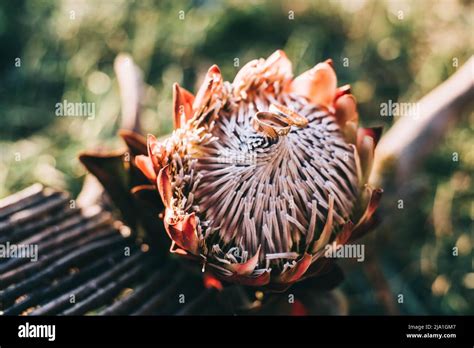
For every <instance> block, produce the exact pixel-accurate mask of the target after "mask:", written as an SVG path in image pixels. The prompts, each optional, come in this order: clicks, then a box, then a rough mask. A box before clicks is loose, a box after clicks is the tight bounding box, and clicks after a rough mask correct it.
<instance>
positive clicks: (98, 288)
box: [0, 184, 220, 315]
mask: <svg viewBox="0 0 474 348" xmlns="http://www.w3.org/2000/svg"><path fill="white" fill-rule="evenodd" d="M130 235H131V233H130V230H129V229H128V227H127V226H125V225H123V224H122V223H121V222H120V221H117V220H115V219H114V218H113V216H112V215H111V213H110V212H108V211H104V210H103V208H101V207H99V206H93V207H88V208H82V209H80V208H76V207H75V206H74V201H73V200H71V198H70V197H69V195H68V194H66V193H64V192H59V191H56V190H53V189H51V188H44V187H43V186H42V185H39V184H36V185H33V186H31V187H29V188H27V189H25V190H23V191H21V192H18V193H16V194H14V195H12V196H9V197H6V198H4V199H2V200H0V245H3V247H4V250H7V248H10V249H8V250H12V249H11V248H14V247H16V248H18V247H21V246H37V252H38V253H37V260H35V261H31V258H25V257H23V258H18V257H13V258H12V257H3V258H0V310H1V311H2V314H3V315H84V314H99V315H155V314H177V315H182V314H197V313H199V314H218V313H219V312H220V309H219V308H218V306H217V305H216V304H215V302H216V301H215V293H214V291H213V290H210V289H205V288H204V287H203V285H202V281H201V279H200V277H197V276H195V275H193V274H192V273H189V272H187V271H185V270H183V269H182V268H181V267H180V266H179V265H178V264H176V263H175V262H174V261H173V260H167V261H166V262H163V260H158V259H157V258H156V257H155V256H154V255H153V253H152V252H147V249H148V248H147V245H144V244H138V243H137V242H136V241H135V240H134V239H133V238H132V237H130ZM17 250H18V249H17ZM183 296H184V297H183ZM183 300H184V303H183Z"/></svg>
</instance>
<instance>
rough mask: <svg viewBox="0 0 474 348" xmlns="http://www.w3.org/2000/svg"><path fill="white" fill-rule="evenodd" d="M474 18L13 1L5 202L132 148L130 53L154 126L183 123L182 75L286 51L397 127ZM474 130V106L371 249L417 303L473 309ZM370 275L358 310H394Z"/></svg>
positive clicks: (443, 13) (461, 13)
mask: <svg viewBox="0 0 474 348" xmlns="http://www.w3.org/2000/svg"><path fill="white" fill-rule="evenodd" d="M472 13H473V5H472V3H471V2H469V1H455V0H453V1H450V0H439V1H435V0H433V1H429V0H425V1H416V2H414V1H375V0H373V1H364V0H347V1H336V0H334V1H289V0H288V1H237V0H227V1H211V0H208V1H206V0H196V1H122V0H105V1H92V0H63V1H59V0H58V1H46V0H43V1H26V0H18V1H3V2H1V3H0V44H1V47H2V54H1V56H0V122H1V127H0V197H3V196H5V195H7V194H9V193H12V192H14V191H16V190H19V189H21V188H23V187H25V186H27V185H29V184H31V183H33V182H37V181H40V182H43V183H45V184H47V185H52V186H55V187H59V188H64V189H68V190H69V191H71V192H73V193H74V194H76V193H78V192H79V190H80V188H81V185H82V180H83V178H84V175H85V170H84V168H82V167H81V165H80V164H79V162H78V160H77V153H78V152H79V151H81V150H84V149H91V148H96V147H99V146H100V147H106V148H114V147H117V146H119V144H120V141H119V140H118V139H117V137H116V136H115V134H116V131H117V127H118V124H119V121H120V100H119V92H118V86H117V82H116V78H115V76H114V71H113V61H114V58H115V57H116V56H117V54H118V53H120V52H128V53H130V54H131V55H132V56H133V58H134V60H135V62H136V63H137V64H138V65H139V66H140V68H141V69H142V70H143V72H144V78H145V81H146V84H147V86H146V89H145V98H144V105H143V107H144V111H143V124H144V129H145V131H146V132H150V133H154V134H166V133H169V132H170V131H171V129H172V122H171V98H172V96H171V91H172V89H171V86H172V83H173V82H179V83H180V84H181V85H182V86H184V87H186V88H187V89H189V90H195V89H196V85H197V84H198V83H199V82H200V80H201V78H202V75H203V73H204V72H205V71H206V70H207V68H208V67H209V66H210V65H211V64H214V63H215V64H218V65H219V67H220V68H221V70H222V72H223V74H224V77H225V78H226V79H227V80H232V79H233V77H234V75H235V73H236V72H237V71H238V69H239V68H240V67H242V66H243V65H244V64H245V63H246V62H247V61H249V60H251V59H254V58H256V57H266V56H268V55H270V54H271V53H272V52H273V51H275V50H276V49H279V48H282V49H284V50H285V52H286V53H287V55H288V56H289V58H290V59H291V61H292V62H293V69H294V72H295V74H298V73H301V72H303V71H304V70H306V69H308V68H310V67H312V66H313V65H314V64H316V63H317V62H319V61H322V60H324V59H327V58H332V59H333V61H334V65H335V69H336V71H337V74H338V78H339V84H340V85H342V84H345V83H350V84H351V85H352V90H353V94H354V95H355V96H356V97H357V99H358V101H359V112H360V114H361V119H362V122H363V123H364V124H366V125H372V124H380V123H382V124H385V126H386V127H389V126H390V124H391V122H392V121H393V120H392V119H390V118H381V117H380V116H379V111H380V103H381V102H386V101H387V100H392V101H416V100H418V99H419V98H420V97H421V96H423V95H424V94H426V93H427V92H429V91H430V90H431V89H433V88H434V87H435V86H437V85H438V84H439V83H441V82H442V81H443V80H445V79H446V78H447V77H448V76H449V75H451V74H452V73H453V72H454V71H455V70H456V69H457V68H458V67H459V66H461V65H462V63H463V62H465V61H466V60H467V59H468V58H469V56H470V55H471V54H472V47H473V27H472V18H473V15H472ZM18 58H19V59H20V60H21V62H20V63H21V64H20V65H19V66H18V62H19V61H18ZM236 58H238V62H239V66H238V67H237V66H235V62H236ZM63 100H68V101H72V102H92V103H95V104H96V117H95V118H94V119H93V120H87V119H86V118H77V117H72V118H64V117H56V116H55V104H56V103H58V102H62V101H63ZM473 139H474V129H473V118H472V114H471V115H468V116H467V117H465V119H464V121H463V122H462V123H461V124H460V125H458V127H457V128H456V129H455V130H453V131H452V132H451V133H450V134H449V136H448V138H447V139H446V141H445V143H444V144H443V145H442V146H441V148H440V149H438V150H437V151H436V152H435V153H434V154H433V155H432V156H431V157H430V158H429V160H428V162H427V164H426V166H425V167H424V168H422V169H421V170H420V171H419V173H418V175H417V177H416V178H415V179H414V180H413V182H410V183H407V188H406V189H407V190H414V191H415V192H416V193H417V194H415V195H411V197H413V199H412V200H411V201H410V202H407V203H406V208H405V209H403V210H399V209H397V207H396V202H397V198H396V197H393V196H390V195H388V197H386V198H385V199H384V200H385V203H384V204H385V205H386V207H385V210H386V211H390V213H389V215H390V218H389V219H388V221H387V222H386V223H385V224H384V225H383V226H382V227H381V228H380V229H379V231H377V233H376V236H375V237H374V238H375V242H374V244H372V245H375V246H376V247H377V251H376V252H377V253H378V254H380V255H381V256H382V257H383V260H384V261H383V268H384V273H385V274H386V276H387V278H388V279H389V283H390V285H391V288H392V290H393V292H394V294H395V295H396V294H398V293H403V294H405V297H404V299H405V302H404V304H400V311H401V312H402V313H409V314H422V313H437V314H451V313H459V314H465V313H471V314H473V313H474V299H473V297H472V293H473V288H474V274H473V258H472V243H474V240H473V237H472V236H473V234H472V233H473V230H472V228H473V218H474V207H473V203H472V202H473V195H474V189H473V184H472V177H473V176H472V173H473V172H474V155H473V151H472V148H473V145H474V140H473ZM453 152H458V153H459V158H460V159H459V161H458V162H453V161H452V153H453ZM447 208H449V209H448V210H447ZM439 212H444V215H443V216H442V217H441V218H439V217H438V215H436V214H438V213H439ZM435 216H436V218H435ZM454 246H457V247H458V249H459V250H460V255H459V256H458V257H453V256H452V248H453V247H454ZM387 250H388V252H387ZM461 251H462V252H461ZM361 272H362V271H361V267H358V268H357V267H355V268H354V271H353V272H351V273H350V275H349V277H348V280H347V281H346V283H345V284H344V289H345V291H346V293H347V294H348V295H349V302H350V306H351V307H350V308H351V313H356V314H362V313H383V312H384V310H383V308H381V307H380V305H379V304H378V303H377V302H376V301H375V294H374V293H373V292H372V291H371V290H370V288H368V285H367V281H366V280H364V279H365V278H364V277H365V276H364V274H362V273H361Z"/></svg>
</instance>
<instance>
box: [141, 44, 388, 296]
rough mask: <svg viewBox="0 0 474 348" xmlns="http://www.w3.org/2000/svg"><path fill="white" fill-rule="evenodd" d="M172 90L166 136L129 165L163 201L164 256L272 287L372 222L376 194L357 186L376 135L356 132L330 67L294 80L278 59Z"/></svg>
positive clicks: (352, 105) (351, 109)
mask: <svg viewBox="0 0 474 348" xmlns="http://www.w3.org/2000/svg"><path fill="white" fill-rule="evenodd" d="M173 88H174V124H175V130H174V132H173V133H172V135H171V136H170V137H169V138H167V139H166V140H164V141H161V142H160V141H157V139H156V138H155V137H154V136H152V135H149V136H148V139H147V140H148V143H147V147H148V155H141V156H137V157H136V158H135V163H136V165H137V167H138V168H140V169H141V170H142V172H143V173H144V174H145V175H146V177H147V178H148V179H149V180H150V181H151V182H152V183H155V184H156V187H157V189H158V191H159V193H160V195H161V198H162V200H163V203H164V206H165V211H164V214H163V215H162V218H163V219H164V225H165V228H166V231H167V233H168V235H169V237H170V238H171V241H172V243H171V252H173V253H178V254H181V255H186V256H188V257H190V258H193V259H196V260H199V261H200V262H201V264H202V267H203V269H206V270H209V271H211V272H213V273H214V274H215V275H216V276H217V277H219V278H220V279H222V280H225V281H229V282H235V283H240V284H243V285H252V286H259V287H263V286H265V287H269V288H273V289H277V290H281V289H285V288H287V287H288V286H289V285H291V284H293V283H294V282H296V281H298V280H300V279H304V278H306V277H308V276H311V275H315V274H318V273H321V272H322V271H323V270H324V268H325V266H326V265H327V264H328V263H329V262H331V260H329V259H327V258H325V256H324V254H325V249H326V248H325V247H326V245H333V247H334V245H338V244H345V243H348V242H351V241H353V240H354V239H355V238H358V237H360V236H361V235H362V234H363V233H364V232H365V231H367V230H368V228H369V227H371V226H372V225H373V224H374V211H375V209H376V206H377V205H378V201H379V199H380V195H381V192H382V190H380V189H375V190H374V189H371V188H370V187H368V186H367V185H366V183H367V178H368V175H369V173H370V170H371V165H372V159H373V155H374V148H375V146H376V143H377V140H378V138H379V136H380V129H364V128H357V124H358V113H357V109H356V100H355V98H354V97H353V96H352V95H351V94H350V87H349V86H347V85H346V86H343V87H340V88H337V78H336V74H335V71H334V69H333V65H332V61H331V60H327V61H325V62H323V63H319V64H317V65H316V66H315V67H314V68H312V69H311V70H309V71H306V72H304V73H303V74H301V75H300V76H298V77H296V78H293V76H292V68H291V62H290V61H289V60H288V59H287V57H286V55H285V54H284V52H282V51H277V52H275V53H274V54H272V55H271V56H270V57H269V58H268V59H266V60H265V59H259V60H254V61H251V62H249V63H248V64H247V65H245V66H244V67H243V68H242V69H241V70H240V71H239V73H238V74H237V76H236V77H235V79H234V81H233V82H232V83H230V82H226V81H223V79H222V77H221V74H220V71H219V68H218V67H217V66H215V65H214V66H212V67H211V68H210V69H209V71H208V72H207V76H206V77H205V80H204V83H203V84H202V86H201V87H200V89H199V91H198V92H197V94H196V96H193V94H191V93H190V92H188V91H187V90H185V89H183V88H181V87H180V86H179V85H178V84H175V85H174V87H173ZM361 207H362V209H361ZM352 221H355V223H353V222H352ZM333 242H336V243H333Z"/></svg>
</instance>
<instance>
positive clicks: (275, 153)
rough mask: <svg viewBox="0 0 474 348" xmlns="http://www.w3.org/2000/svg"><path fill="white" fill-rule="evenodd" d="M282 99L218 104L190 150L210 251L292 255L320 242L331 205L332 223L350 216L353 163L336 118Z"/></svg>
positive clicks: (272, 257)
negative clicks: (204, 135)
mask: <svg viewBox="0 0 474 348" xmlns="http://www.w3.org/2000/svg"><path fill="white" fill-rule="evenodd" d="M281 99H282V100H278V102H277V101H276V100H274V98H273V97H266V98H262V97H256V98H254V99H253V100H252V101H251V102H246V101H238V102H235V103H233V104H231V106H230V107H228V108H223V109H221V110H220V112H219V117H218V118H217V119H216V121H215V124H214V125H213V126H212V127H210V130H209V131H210V132H211V133H212V136H213V140H212V141H207V142H206V143H205V144H201V145H200V146H199V149H198V151H196V154H195V155H194V156H195V159H196V160H197V162H196V164H195V166H194V170H195V171H196V172H197V173H199V177H200V181H199V183H198V185H196V187H195V188H194V189H193V190H192V191H193V192H191V193H192V194H193V197H194V202H195V204H197V209H198V211H197V213H198V216H199V217H200V225H201V228H202V232H203V235H204V238H205V240H206V244H207V246H208V247H209V248H210V249H211V250H214V249H216V248H217V249H220V250H221V251H223V252H224V253H225V252H228V251H229V250H231V249H232V250H234V249H235V248H237V249H238V250H240V254H239V253H237V254H238V255H242V253H244V252H245V253H248V255H250V256H252V255H254V254H255V253H256V252H257V249H258V248H259V247H260V248H261V251H262V252H261V253H260V255H261V257H260V258H261V259H262V260H263V259H266V260H267V262H268V261H271V260H281V259H292V258H296V257H297V255H298V253H300V252H301V251H304V250H305V249H306V248H308V247H310V246H311V244H312V243H314V241H315V240H317V238H318V237H319V234H320V232H321V230H322V227H321V226H322V225H323V224H324V223H325V221H326V219H327V215H328V211H329V206H330V205H333V219H334V222H335V223H336V224H342V223H343V222H344V221H345V220H346V219H347V218H349V214H350V212H351V209H352V206H353V204H354V201H355V200H356V195H357V190H358V186H357V182H358V181H357V173H356V170H355V168H356V165H355V160H354V155H353V151H352V149H351V147H350V146H349V145H348V144H347V143H346V142H345V141H344V139H343V137H342V135H341V133H340V131H339V127H338V125H337V124H336V121H335V119H334V117H332V116H331V115H330V114H329V112H328V111H327V110H326V109H321V108H318V107H316V106H314V105H312V104H310V103H308V102H307V100H306V99H305V98H303V97H298V96H295V95H286V94H285V95H284V97H281ZM272 104H273V105H272ZM280 105H281V106H280ZM285 117H286V118H285Z"/></svg>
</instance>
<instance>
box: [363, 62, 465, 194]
mask: <svg viewBox="0 0 474 348" xmlns="http://www.w3.org/2000/svg"><path fill="white" fill-rule="evenodd" d="M473 76H474V57H471V58H470V59H469V60H468V61H467V62H466V63H465V64H464V66H462V67H461V68H460V69H459V71H457V72H456V73H455V74H453V75H452V76H451V77H450V78H449V79H448V80H446V81H445V82H444V83H442V84H441V85H440V86H438V87H437V88H435V89H434V90H433V91H432V92H430V93H429V94H428V95H426V96H425V97H423V98H422V99H421V100H420V101H419V103H418V104H419V105H418V106H419V108H418V110H419V115H418V117H416V118H415V117H413V116H410V115H406V116H402V117H401V118H400V120H399V121H398V122H396V123H395V124H394V125H393V126H392V127H391V128H390V130H389V131H388V132H387V133H386V134H385V135H384V136H383V137H382V139H381V141H380V143H379V144H378V146H377V148H376V151H375V162H374V167H373V171H372V176H371V178H370V183H371V185H372V186H379V185H380V183H381V182H382V181H383V180H382V179H383V177H384V174H385V173H387V171H389V170H394V173H395V176H396V181H397V182H398V183H400V182H402V181H403V180H406V179H407V178H408V177H409V176H411V175H412V174H413V173H414V172H415V171H416V169H417V168H418V166H419V165H420V163H421V162H422V160H423V159H424V158H425V157H426V156H427V155H428V154H429V153H430V152H431V151H432V150H433V148H435V147H436V146H437V145H438V144H439V142H440V140H441V139H442V137H443V135H444V134H445V133H446V132H447V131H448V130H449V128H450V126H452V125H453V124H454V123H455V122H456V121H458V120H459V119H460V116H461V115H462V113H463V110H464V109H465V108H466V107H469V106H472V104H470V102H472V101H473V100H474V82H473V80H474V79H473Z"/></svg>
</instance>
